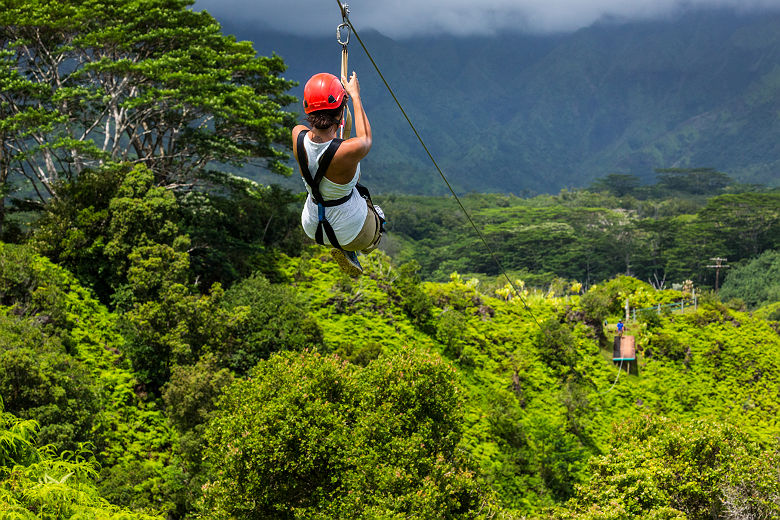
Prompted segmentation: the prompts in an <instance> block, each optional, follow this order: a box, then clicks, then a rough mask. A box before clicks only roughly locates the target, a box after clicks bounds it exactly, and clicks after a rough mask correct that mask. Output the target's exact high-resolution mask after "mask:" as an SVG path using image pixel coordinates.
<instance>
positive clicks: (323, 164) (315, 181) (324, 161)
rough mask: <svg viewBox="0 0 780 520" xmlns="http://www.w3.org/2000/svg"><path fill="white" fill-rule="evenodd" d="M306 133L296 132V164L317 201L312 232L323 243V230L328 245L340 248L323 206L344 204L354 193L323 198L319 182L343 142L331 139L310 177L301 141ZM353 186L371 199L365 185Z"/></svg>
mask: <svg viewBox="0 0 780 520" xmlns="http://www.w3.org/2000/svg"><path fill="white" fill-rule="evenodd" d="M307 133H308V130H301V133H299V134H298V142H297V147H298V165H299V166H300V167H301V173H302V174H303V180H304V181H306V184H308V185H309V187H310V188H311V197H312V199H314V202H316V203H317V210H318V211H317V213H318V217H319V222H318V223H317V231H316V232H315V234H314V240H315V241H316V242H317V243H318V244H320V245H325V241H324V240H323V238H322V236H323V232H324V233H325V235H327V237H328V241H329V242H330V245H332V246H333V247H336V248H338V249H341V244H339V241H338V239H337V238H336V232H335V231H333V226H331V225H330V222H328V219H327V218H326V217H325V208H332V207H334V206H340V205H341V204H344V203H345V202H347V201H348V200H349V199H351V198H352V195H354V193H355V192H354V191H352V192H350V194H349V195H345V196H343V197H341V198H339V199H334V200H324V199H323V198H322V194H321V193H320V182H322V178H323V177H325V172H326V171H328V166H330V162H331V161H332V160H333V156H334V155H336V150H338V149H339V146H341V143H343V142H344V140H343V139H333V140H332V141H331V142H330V144H329V145H328V148H326V149H325V152H323V154H322V155H321V156H320V164H319V166H318V167H317V172H316V173H315V174H314V176H313V177H312V175H311V171H309V159H308V156H307V155H306V148H305V146H304V142H303V140H304V138H305V137H306V134H307ZM355 188H356V189H357V191H358V193H359V194H360V195H361V196H363V197H365V198H366V199H368V200H369V201H370V200H371V195H370V194H369V193H368V189H367V188H366V187H365V186H361V185H360V184H358V185H357V186H355Z"/></svg>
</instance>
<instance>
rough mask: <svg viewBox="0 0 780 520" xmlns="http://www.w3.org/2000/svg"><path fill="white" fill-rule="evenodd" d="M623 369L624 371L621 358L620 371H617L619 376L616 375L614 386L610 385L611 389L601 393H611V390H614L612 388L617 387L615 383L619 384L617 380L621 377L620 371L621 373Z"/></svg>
mask: <svg viewBox="0 0 780 520" xmlns="http://www.w3.org/2000/svg"><path fill="white" fill-rule="evenodd" d="M629 366H630V365H629ZM622 371H623V359H622V358H621V360H620V366H619V367H618V373H617V376H615V382H614V383H612V386H610V387H609V390H607V391H606V392H601V393H600V394H599V395H605V394H608V393H610V392H611V391H612V389H613V388H615V385H616V384H617V382H618V379H620V373H621V372H622Z"/></svg>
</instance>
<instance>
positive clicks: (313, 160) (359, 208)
mask: <svg viewBox="0 0 780 520" xmlns="http://www.w3.org/2000/svg"><path fill="white" fill-rule="evenodd" d="M309 135H311V134H306V137H305V138H304V139H303V146H304V148H305V149H306V156H307V158H308V159H309V164H308V166H309V171H310V172H311V175H312V177H314V175H315V174H316V173H317V168H318V167H319V164H320V157H322V154H323V153H325V150H326V149H327V148H328V145H330V141H327V142H325V143H315V142H313V141H312V140H311V139H310V138H309ZM359 179H360V164H359V163H358V166H357V168H356V169H355V176H354V177H352V180H351V181H349V182H348V183H347V184H337V183H335V182H333V181H331V180H328V179H326V178H325V177H323V178H322V181H320V194H321V195H322V198H323V199H325V200H336V199H340V198H341V197H344V196H345V195H349V194H350V193H352V197H350V199H349V200H348V201H347V202H345V203H344V204H339V205H338V206H333V207H332V208H325V217H326V218H327V219H328V222H330V225H331V226H333V231H334V232H335V233H336V238H337V239H338V241H339V244H341V245H342V246H345V245H347V244H349V243H350V242H352V241H353V240H355V238H356V237H357V236H358V233H360V230H361V229H362V228H363V223H364V222H365V221H366V215H367V214H368V206H367V205H366V201H365V199H364V198H363V197H361V196H360V195H359V194H358V193H357V190H356V189H355V185H356V184H357V183H358V180H359ZM301 180H303V179H301ZM303 184H304V185H305V186H306V191H307V192H308V193H309V196H308V197H306V203H305V204H304V205H303V212H301V225H302V226H303V230H304V232H305V233H306V235H308V237H309V238H312V239H313V238H314V234H315V233H316V232H317V224H318V223H319V215H318V211H317V203H316V202H314V199H313V198H312V196H311V188H310V187H309V185H308V184H306V181H303ZM322 238H323V240H324V241H325V243H326V244H330V241H329V240H328V237H327V235H326V234H325V232H324V231H323V234H322Z"/></svg>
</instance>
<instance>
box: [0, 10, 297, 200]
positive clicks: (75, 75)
mask: <svg viewBox="0 0 780 520" xmlns="http://www.w3.org/2000/svg"><path fill="white" fill-rule="evenodd" d="M191 5H192V1H191V0H115V1H112V2H102V1H100V0H69V1H64V2H49V1H33V2H28V1H24V2H22V1H19V0H0V52H2V54H0V58H2V60H1V61H0V82H3V83H0V86H3V87H4V88H2V89H0V107H2V108H0V137H1V138H2V139H1V140H0V141H1V142H2V144H3V148H4V151H5V150H7V149H10V150H12V151H13V153H11V154H8V153H4V154H3V160H2V161H0V163H2V165H3V167H4V170H3V172H0V173H3V174H4V175H5V177H7V176H8V175H10V174H20V175H22V176H24V177H26V178H28V179H29V180H30V181H31V182H32V184H33V186H34V187H35V188H36V190H38V194H39V196H40V197H41V198H46V197H49V196H54V197H56V196H57V190H58V181H61V180H68V179H71V178H72V177H73V176H75V175H77V174H78V173H79V172H81V171H83V170H84V169H85V168H88V167H94V166H96V165H100V164H104V163H105V162H107V161H115V162H118V161H130V162H141V163H144V164H145V165H146V166H148V167H149V168H150V169H151V170H152V171H153V172H155V176H156V181H157V182H158V183H159V184H164V185H166V186H168V187H182V186H185V187H189V186H192V185H193V184H195V183H196V182H197V181H198V180H200V179H201V178H202V177H203V176H206V175H207V170H208V167H209V165H210V164H214V163H229V164H232V165H242V164H245V163H247V162H250V161H259V162H258V164H261V165H262V166H264V167H266V168H268V169H269V170H271V171H273V172H278V173H288V172H289V168H288V167H287V166H286V165H285V164H284V160H285V159H286V153H285V152H284V148H283V145H284V144H285V142H286V139H287V131H286V128H287V127H288V126H291V125H292V124H293V116H292V114H290V113H288V112H285V111H283V110H282V108H283V107H284V106H286V105H288V104H289V103H291V102H292V101H293V100H294V98H293V97H291V96H289V95H287V94H286V93H285V92H286V91H287V90H288V89H289V88H290V87H291V86H292V85H293V83H292V82H290V81H287V80H285V79H283V78H281V77H280V74H281V73H282V72H283V71H284V69H285V65H284V63H283V61H282V60H281V58H279V57H278V56H275V55H274V56H272V57H258V56H256V54H255V51H254V50H253V49H252V46H251V44H250V43H249V42H236V41H235V38H233V37H228V36H224V35H222V33H221V30H220V26H219V24H218V23H217V22H216V21H215V20H214V18H212V17H211V16H210V15H209V14H208V13H205V12H200V13H198V12H194V11H192V10H191V9H189V6H191ZM7 86H10V87H14V88H6V87H7ZM14 123H16V124H14ZM22 123H24V125H22ZM0 180H1V179H0Z"/></svg>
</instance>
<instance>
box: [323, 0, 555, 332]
mask: <svg viewBox="0 0 780 520" xmlns="http://www.w3.org/2000/svg"><path fill="white" fill-rule="evenodd" d="M336 2H338V4H339V10H340V11H341V17H342V19H343V21H344V22H343V24H346V25H347V26H348V27H349V28H350V30H351V31H352V34H354V35H355V38H357V41H358V42H359V43H360V46H361V47H362V48H363V52H365V53H366V56H368V59H369V60H370V61H371V64H372V65H373V66H374V69H376V72H377V74H379V77H380V78H381V79H382V82H383V83H384V84H385V87H386V88H387V91H388V92H390V95H391V96H392V97H393V101H395V104H396V105H398V108H399V109H400V110H401V113H402V114H403V115H404V118H405V119H406V122H407V123H409V126H410V127H411V129H412V132H414V135H415V136H416V137H417V140H418V141H420V144H421V145H422V147H423V149H424V150H425V153H426V154H428V158H429V159H430V160H431V162H432V163H433V166H434V167H435V168H436V170H437V171H438V172H439V175H440V176H441V178H442V180H443V181H444V184H446V185H447V188H448V189H449V190H450V193H452V196H453V197H454V198H455V201H456V202H457V203H458V206H460V209H461V210H462V211H463V214H464V215H466V218H467V219H468V221H469V223H470V224H471V227H473V228H474V231H476V233H477V235H478V236H479V238H480V240H482V243H483V244H484V245H485V248H486V249H487V250H488V251H489V252H490V256H491V257H492V258H493V261H494V262H495V263H496V265H497V266H498V269H499V270H500V271H501V273H502V274H503V275H504V278H506V280H507V282H509V285H510V286H511V287H512V289H514V291H515V294H517V296H518V297H519V298H520V301H521V302H522V303H523V307H524V308H525V310H526V311H527V312H528V314H530V315H531V318H533V320H534V322H535V323H536V325H537V326H538V327H539V330H541V331H542V332H543V333H545V334H547V331H546V330H544V328H543V327H542V325H541V324H540V323H539V320H537V319H536V315H535V314H534V313H533V311H532V310H531V307H529V306H528V302H526V300H525V298H523V294H522V293H521V292H520V291H519V290H518V289H517V286H516V285H515V284H514V282H513V281H512V279H511V278H509V275H508V274H507V272H506V270H505V269H504V266H503V265H502V264H501V261H500V260H499V259H498V256H496V254H495V253H494V252H493V248H492V247H490V245H489V244H488V242H487V239H485V236H484V235H483V234H482V232H481V231H480V230H479V228H478V227H477V225H476V224H475V223H474V220H473V219H472V218H471V215H470V214H469V212H468V210H466V207H465V206H464V205H463V203H462V202H461V201H460V198H459V197H458V194H457V193H455V190H454V189H453V188H452V186H451V185H450V182H449V181H448V180H447V177H446V176H445V175H444V172H443V171H442V169H441V168H440V167H439V164H438V163H437V162H436V159H435V158H434V157H433V154H431V152H430V150H428V146H427V145H426V144H425V141H423V138H422V137H421V136H420V133H419V132H418V131H417V128H416V127H415V126H414V123H412V120H411V119H409V116H408V115H407V114H406V110H404V107H403V106H402V105H401V102H400V101H398V98H397V97H396V95H395V92H394V91H393V89H392V88H391V87H390V84H389V83H388V82H387V80H386V79H385V76H384V75H383V74H382V71H381V70H380V69H379V66H378V65H377V64H376V62H375V61H374V58H373V56H371V53H370V52H369V51H368V49H367V48H366V45H365V44H364V43H363V39H362V38H361V37H360V35H359V34H358V32H357V31H356V30H355V26H354V25H352V22H351V21H350V20H349V8H348V7H346V6H345V5H344V4H342V3H341V0H336ZM343 24H342V25H343Z"/></svg>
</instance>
